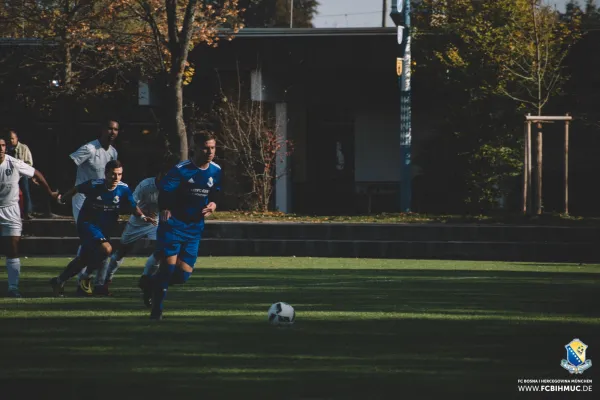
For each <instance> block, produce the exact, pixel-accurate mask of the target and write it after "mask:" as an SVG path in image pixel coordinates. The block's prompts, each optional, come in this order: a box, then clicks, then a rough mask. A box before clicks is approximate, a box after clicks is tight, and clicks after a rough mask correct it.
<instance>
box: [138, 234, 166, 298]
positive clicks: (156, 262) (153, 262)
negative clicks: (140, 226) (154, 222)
mask: <svg viewBox="0 0 600 400" xmlns="http://www.w3.org/2000/svg"><path fill="white" fill-rule="evenodd" d="M146 237H147V240H148V242H150V241H156V227H154V226H150V227H149V229H148V230H147V236H146ZM160 262H161V258H160V256H159V254H157V253H156V249H155V251H154V252H153V253H152V254H150V256H149V257H148V259H147V260H146V263H145V264H144V271H143V272H142V276H140V280H139V281H138V287H139V288H140V289H142V291H144V289H145V288H147V287H149V286H150V277H151V276H152V275H154V274H155V273H156V272H157V271H158V268H159V267H160ZM151 299H152V297H148V298H147V300H148V303H149V302H151ZM147 305H148V304H147Z"/></svg>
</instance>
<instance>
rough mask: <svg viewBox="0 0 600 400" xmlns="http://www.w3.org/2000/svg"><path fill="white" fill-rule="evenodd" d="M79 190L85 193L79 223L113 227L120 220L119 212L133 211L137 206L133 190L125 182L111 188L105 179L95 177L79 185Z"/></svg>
mask: <svg viewBox="0 0 600 400" xmlns="http://www.w3.org/2000/svg"><path fill="white" fill-rule="evenodd" d="M77 191H78V192H79V193H82V194H84V195H85V201H84V203H83V206H82V207H81V211H80V212H79V218H78V219H77V222H78V223H80V222H81V223H85V222H88V223H92V224H94V225H97V226H98V227H100V228H101V229H103V230H106V229H111V228H112V227H113V226H114V224H116V222H117V221H118V219H119V214H129V213H132V212H133V211H134V210H135V208H136V201H135V200H134V199H133V194H132V193H131V190H130V189H129V187H128V186H127V185H126V184H125V183H123V182H119V183H118V184H117V187H116V188H114V189H113V190H109V189H108V188H107V187H106V183H105V180H104V179H93V180H91V181H87V182H84V183H82V184H80V185H77ZM107 233H108V232H107Z"/></svg>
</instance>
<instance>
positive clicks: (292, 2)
mask: <svg viewBox="0 0 600 400" xmlns="http://www.w3.org/2000/svg"><path fill="white" fill-rule="evenodd" d="M290 3H291V4H290V28H293V27H294V0H290Z"/></svg>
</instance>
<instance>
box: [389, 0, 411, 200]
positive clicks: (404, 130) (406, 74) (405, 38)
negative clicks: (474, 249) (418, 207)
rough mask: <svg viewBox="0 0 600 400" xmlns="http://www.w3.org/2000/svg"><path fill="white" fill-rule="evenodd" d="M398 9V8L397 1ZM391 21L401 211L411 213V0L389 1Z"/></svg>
mask: <svg viewBox="0 0 600 400" xmlns="http://www.w3.org/2000/svg"><path fill="white" fill-rule="evenodd" d="M399 2H400V8H399V9H398V3H399ZM390 16H391V17H392V20H393V21H394V23H395V24H396V26H397V27H398V44H399V46H400V56H399V57H398V59H397V60H396V63H397V64H396V71H397V73H398V84H399V86H400V161H401V165H402V166H401V171H400V173H401V176H400V179H401V185H400V211H401V212H410V209H411V202H412V172H411V152H412V151H411V142H412V132H411V118H412V104H411V83H410V73H411V62H412V59H411V54H410V42H411V37H410V0H392V11H391V13H390Z"/></svg>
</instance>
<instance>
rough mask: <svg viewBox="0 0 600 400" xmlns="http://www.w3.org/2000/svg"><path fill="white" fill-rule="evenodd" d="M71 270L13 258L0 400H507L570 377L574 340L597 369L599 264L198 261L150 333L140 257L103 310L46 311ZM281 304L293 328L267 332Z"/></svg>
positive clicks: (4, 310) (56, 306)
mask: <svg viewBox="0 0 600 400" xmlns="http://www.w3.org/2000/svg"><path fill="white" fill-rule="evenodd" d="M67 261H68V260H67V259H66V258H30V259H23V260H22V262H23V267H22V281H21V290H22V292H23V294H24V295H26V296H28V298H27V299H23V300H13V299H0V336H1V337H0V343H1V351H0V398H2V399H23V398H27V399H29V398H33V396H34V395H35V396H36V398H40V399H44V400H46V399H86V400H87V399H110V400H113V399H121V398H124V399H167V398H169V399H215V398H219V399H221V398H222V399H334V398H335V399H401V398H412V397H417V398H440V399H444V398H461V399H462V398H473V397H476V396H484V397H485V398H486V399H488V398H499V399H511V398H517V397H519V394H518V393H517V379H533V378H538V379H539V378H571V376H570V375H569V373H568V372H567V371H565V370H564V369H562V368H561V366H560V361H561V360H562V359H563V358H565V349H564V346H565V345H566V344H567V343H568V342H570V341H571V340H572V339H573V338H580V339H581V340H582V341H583V342H585V343H586V344H587V345H588V346H589V348H588V350H587V356H588V358H589V359H592V360H594V358H597V359H598V360H599V361H600V355H599V354H600V352H598V350H597V349H598V348H600V309H599V308H598V304H600V302H599V301H598V298H599V296H600V278H599V273H600V266H598V265H584V266H579V265H577V264H529V263H499V262H498V263H494V262H470V261H440V260H430V261H420V260H362V259H315V258H312V259H311V258H201V259H199V262H198V264H197V268H198V269H197V271H196V272H195V273H194V275H193V276H192V278H191V279H190V281H189V282H188V283H187V284H186V285H184V286H177V287H173V288H172V290H170V292H169V296H168V298H167V301H166V309H165V320H163V321H161V322H151V321H149V320H148V311H147V310H146V309H145V308H144V306H143V304H142V301H141V296H140V293H139V290H138V289H137V287H136V283H137V278H138V276H139V274H140V273H141V270H142V268H141V266H142V264H143V261H144V260H143V259H141V258H130V259H127V260H126V262H125V266H124V267H122V269H121V270H120V271H119V273H118V275H117V277H116V279H115V282H114V284H113V287H112V290H113V292H114V297H112V298H86V299H82V298H75V297H74V291H75V285H74V284H73V283H71V284H70V286H69V285H67V295H68V296H69V297H66V298H63V299H54V298H51V297H50V294H51V289H50V286H49V285H48V280H49V279H50V278H51V277H52V276H54V275H56V274H57V273H58V272H59V271H60V270H61V269H62V267H63V266H64V265H65V264H66V263H67ZM0 276H1V279H2V281H1V282H0V285H2V289H4V288H5V286H6V275H5V272H3V274H2V275H0ZM276 301H286V302H288V303H290V304H292V305H293V306H294V307H295V309H296V313H297V321H296V324H295V325H294V326H293V327H291V328H276V327H272V326H269V325H268V323H267V320H266V318H267V315H266V314H267V309H268V307H269V306H270V304H271V303H274V302H276ZM594 361H595V360H594ZM598 370H600V365H598V366H594V367H592V368H590V369H589V370H588V371H586V372H585V373H584V375H582V376H580V377H583V378H593V377H594V376H597V372H598ZM597 382H599V384H600V381H598V380H597ZM597 390H600V387H599V388H598V389H596V391H597ZM408 395H410V396H408ZM521 397H522V398H537V397H535V396H534V395H533V394H531V393H529V394H527V395H523V396H521ZM593 397H594V395H593V394H591V393H587V394H581V396H580V397H578V396H577V394H575V395H574V394H572V393H569V394H568V395H567V396H566V397H564V398H589V399H591V398H593ZM549 398H561V397H560V396H558V397H557V396H556V393H555V396H551V397H549Z"/></svg>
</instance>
